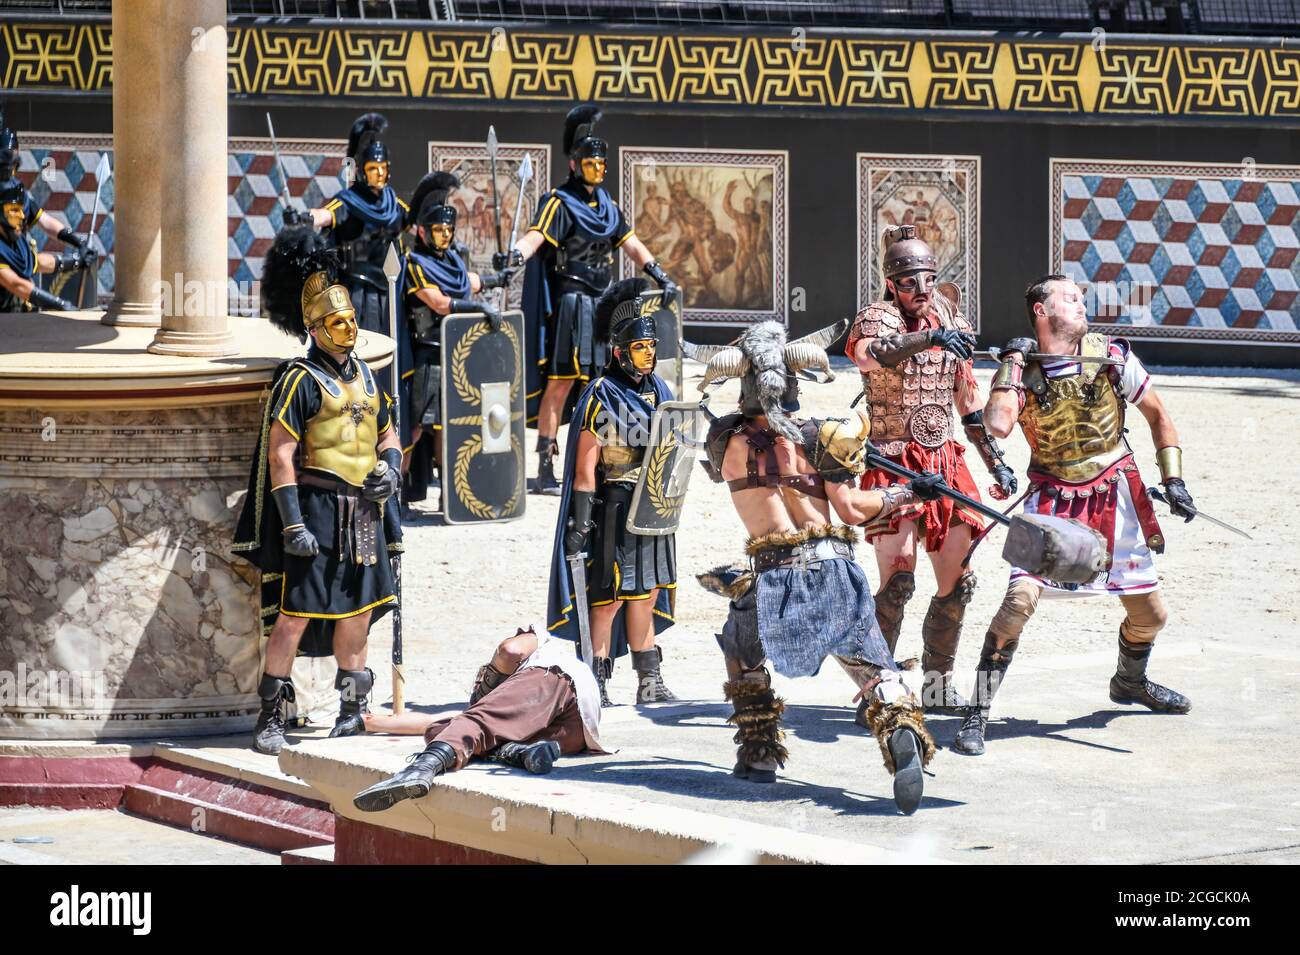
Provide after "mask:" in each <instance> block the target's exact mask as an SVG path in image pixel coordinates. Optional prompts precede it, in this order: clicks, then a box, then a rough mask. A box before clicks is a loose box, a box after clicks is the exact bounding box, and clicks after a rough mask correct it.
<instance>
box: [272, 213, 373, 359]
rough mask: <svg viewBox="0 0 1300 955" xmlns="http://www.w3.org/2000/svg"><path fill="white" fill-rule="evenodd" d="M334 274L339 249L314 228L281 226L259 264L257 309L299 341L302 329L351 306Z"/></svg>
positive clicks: (305, 331) (303, 337) (301, 337)
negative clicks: (259, 294)
mask: <svg viewBox="0 0 1300 955" xmlns="http://www.w3.org/2000/svg"><path fill="white" fill-rule="evenodd" d="M338 275H339V261H338V252H337V250H335V248H334V247H333V246H332V245H331V244H330V243H329V241H328V240H327V239H325V238H324V237H322V236H321V234H320V233H319V232H317V231H316V230H315V229H313V228H312V227H311V226H309V225H300V226H290V227H288V228H286V229H283V230H281V231H280V234H279V235H277V236H276V237H275V241H274V242H273V243H271V249H270V251H269V252H267V254H266V260H265V263H264V265H263V267H262V313H263V314H264V315H266V317H267V318H268V319H270V321H271V324H272V325H274V326H275V327H276V328H279V329H280V330H281V331H283V332H284V333H285V334H287V335H293V336H294V337H295V338H297V339H298V340H299V341H303V340H305V339H306V338H307V329H309V328H312V327H314V326H316V325H318V324H320V323H321V322H323V321H324V320H325V319H326V318H328V317H329V316H330V315H333V314H335V313H337V312H341V311H344V310H345V309H350V308H352V307H353V306H352V299H351V296H349V295H348V290H347V289H346V288H344V287H343V286H342V285H340V284H338Z"/></svg>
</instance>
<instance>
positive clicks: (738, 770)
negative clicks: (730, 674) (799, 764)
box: [722, 667, 790, 783]
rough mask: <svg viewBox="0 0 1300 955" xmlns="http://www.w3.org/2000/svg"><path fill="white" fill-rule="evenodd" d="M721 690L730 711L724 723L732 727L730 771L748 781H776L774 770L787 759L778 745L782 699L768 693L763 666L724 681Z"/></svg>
mask: <svg viewBox="0 0 1300 955" xmlns="http://www.w3.org/2000/svg"><path fill="white" fill-rule="evenodd" d="M722 692H723V694H724V695H725V696H726V698H727V699H728V700H730V701H731V705H732V707H733V712H732V714H731V716H730V717H729V718H728V720H727V722H728V723H732V724H734V725H735V727H736V735H735V736H734V737H733V739H734V740H735V742H736V744H737V748H736V766H735V768H734V769H733V770H732V771H731V774H732V775H733V776H735V777H737V778H738V779H748V780H749V781H750V782H752V783H774V782H776V771H777V769H778V767H779V768H781V769H784V768H785V761H786V760H787V759H789V758H790V754H789V753H788V752H787V751H786V748H785V747H784V746H783V745H781V740H782V738H784V736H785V733H784V732H782V730H781V714H782V713H784V712H785V700H783V699H781V698H780V697H779V696H777V695H776V694H775V693H773V692H772V678H771V675H770V674H769V673H768V672H767V668H766V667H764V668H763V669H760V670H749V671H747V672H746V673H744V674H743V675H742V676H741V677H740V679H738V680H728V681H727V682H726V683H724V684H723V686H722Z"/></svg>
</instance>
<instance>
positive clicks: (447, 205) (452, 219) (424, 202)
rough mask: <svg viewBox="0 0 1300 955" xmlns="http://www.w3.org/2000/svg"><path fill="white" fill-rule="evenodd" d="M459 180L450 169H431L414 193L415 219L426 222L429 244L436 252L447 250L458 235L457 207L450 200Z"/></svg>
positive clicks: (412, 196)
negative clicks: (446, 170) (444, 170)
mask: <svg viewBox="0 0 1300 955" xmlns="http://www.w3.org/2000/svg"><path fill="white" fill-rule="evenodd" d="M459 188H460V180H459V179H457V178H456V177H455V176H453V175H452V174H451V173H449V172H442V171H438V172H431V173H429V174H428V175H427V176H425V177H424V178H423V179H421V180H420V183H419V185H417V186H416V187H415V192H414V193H412V195H411V203H410V205H411V210H412V211H413V213H414V221H415V224H416V225H418V226H423V227H424V230H425V232H426V233H427V234H428V236H429V244H430V245H431V246H432V247H433V248H434V250H435V251H437V252H443V251H445V250H446V249H447V248H448V247H449V246H450V245H451V244H452V240H453V239H455V237H456V207H455V206H454V205H452V204H451V202H449V201H448V200H449V199H450V198H451V194H452V192H453V191H454V190H456V189H459Z"/></svg>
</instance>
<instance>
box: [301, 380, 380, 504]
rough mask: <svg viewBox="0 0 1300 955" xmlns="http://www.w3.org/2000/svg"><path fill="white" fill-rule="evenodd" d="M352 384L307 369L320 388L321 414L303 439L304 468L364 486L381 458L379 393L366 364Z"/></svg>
mask: <svg viewBox="0 0 1300 955" xmlns="http://www.w3.org/2000/svg"><path fill="white" fill-rule="evenodd" d="M357 364H358V366H359V367H358V372H357V374H356V375H355V376H354V377H353V378H352V380H351V381H344V380H343V379H342V378H335V377H332V376H330V375H328V374H327V373H325V372H324V371H321V370H320V369H318V368H317V367H315V366H314V365H309V366H307V367H308V368H309V369H310V371H311V373H312V376H313V377H314V378H315V379H316V382H317V384H319V385H320V391H321V403H320V411H318V412H316V414H315V415H314V416H313V417H312V419H311V420H310V421H308V422H307V433H306V434H305V435H304V436H303V466H304V467H308V468H312V469H313V470H316V471H327V472H329V473H330V474H333V475H335V476H336V477H339V478H341V479H343V480H344V481H346V482H347V483H348V484H351V485H353V486H354V487H360V486H361V485H362V484H363V483H364V482H365V479H366V475H368V474H369V473H370V472H371V471H372V470H374V467H375V462H376V461H377V460H378V456H377V455H376V453H375V443H376V442H377V441H378V439H379V402H380V396H379V390H378V389H377V388H376V387H375V380H374V377H373V376H372V375H371V373H370V369H369V368H368V367H366V365H365V363H364V362H361V361H360V360H359V359H357Z"/></svg>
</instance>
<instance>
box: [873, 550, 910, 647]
mask: <svg viewBox="0 0 1300 955" xmlns="http://www.w3.org/2000/svg"><path fill="white" fill-rule="evenodd" d="M914 593H916V575H915V574H913V573H911V572H909V571H906V570H899V571H896V572H895V573H894V574H893V575H892V576H891V577H890V578H889V580H887V581H885V586H883V587H881V588H880V592H879V593H878V594H876V621H877V622H878V623H879V624H880V631H881V633H883V634H884V635H885V644H886V645H887V646H888V647H889V652H890V653H893V652H894V648H895V647H897V646H898V635H899V633H901V632H902V629H903V610H904V608H905V607H906V606H907V602H908V601H909V600H911V599H912V594H914Z"/></svg>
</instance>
